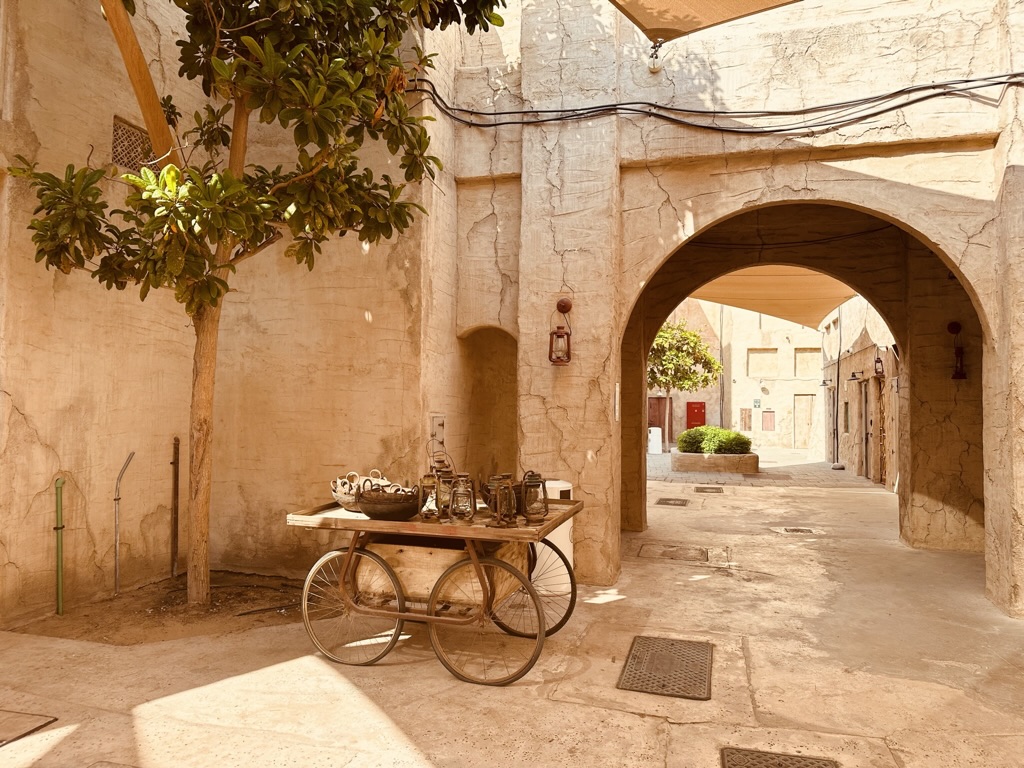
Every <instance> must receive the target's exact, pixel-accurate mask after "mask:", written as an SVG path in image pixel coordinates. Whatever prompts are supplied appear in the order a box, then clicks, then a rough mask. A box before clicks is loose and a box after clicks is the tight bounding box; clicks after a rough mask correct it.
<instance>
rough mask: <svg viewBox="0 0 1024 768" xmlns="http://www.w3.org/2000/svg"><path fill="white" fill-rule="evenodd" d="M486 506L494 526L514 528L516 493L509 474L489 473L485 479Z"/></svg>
mask: <svg viewBox="0 0 1024 768" xmlns="http://www.w3.org/2000/svg"><path fill="white" fill-rule="evenodd" d="M487 490H488V491H489V497H488V506H489V507H490V509H491V517H492V519H491V522H489V523H488V525H489V526H491V527H494V528H516V527H518V523H516V494H515V488H514V487H513V484H512V476H511V475H491V478H490V479H489V480H488V481H487Z"/></svg>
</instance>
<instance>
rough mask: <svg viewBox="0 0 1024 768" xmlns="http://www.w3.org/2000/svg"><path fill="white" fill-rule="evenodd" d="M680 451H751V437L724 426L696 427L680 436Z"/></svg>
mask: <svg viewBox="0 0 1024 768" xmlns="http://www.w3.org/2000/svg"><path fill="white" fill-rule="evenodd" d="M678 447H679V452H680V453H750V438H749V437H747V436H746V435H741V434H740V433H739V432H733V431H732V430H731V429H723V428H722V427H711V426H704V427H694V428H693V429H688V430H686V431H685V432H683V433H682V434H681V435H680V436H679V440H678Z"/></svg>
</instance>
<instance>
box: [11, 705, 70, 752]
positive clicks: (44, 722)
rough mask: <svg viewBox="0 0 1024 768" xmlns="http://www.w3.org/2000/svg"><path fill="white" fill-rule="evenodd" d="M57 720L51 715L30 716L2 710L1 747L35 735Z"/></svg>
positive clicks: (25, 713)
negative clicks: (32, 734)
mask: <svg viewBox="0 0 1024 768" xmlns="http://www.w3.org/2000/svg"><path fill="white" fill-rule="evenodd" d="M56 719H57V718H56V717H50V716H49V715H30V714H28V713H27V712H9V711H7V710H6V709H0V747H2V746H3V745H4V744H10V743H11V742H12V741H16V740H17V739H20V738H21V737H22V736H28V735H29V734H30V733H35V732H36V731H38V730H39V729H40V728H45V727H46V726H48V725H49V724H50V723H52V722H54V721H56Z"/></svg>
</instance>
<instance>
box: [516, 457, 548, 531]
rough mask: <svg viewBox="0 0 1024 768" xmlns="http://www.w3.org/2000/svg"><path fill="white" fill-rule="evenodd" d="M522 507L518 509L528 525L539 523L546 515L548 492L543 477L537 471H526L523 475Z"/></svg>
mask: <svg viewBox="0 0 1024 768" xmlns="http://www.w3.org/2000/svg"><path fill="white" fill-rule="evenodd" d="M521 498H522V500H523V508H522V509H521V510H520V512H521V513H522V515H523V516H524V517H525V518H526V522H527V523H529V524H530V525H533V524H535V523H539V522H541V521H543V520H544V518H545V517H547V515H548V492H547V488H546V487H545V485H544V478H542V477H541V476H540V474H539V473H538V472H534V471H532V470H531V471H528V472H526V473H525V474H524V475H523V483H522V496H521Z"/></svg>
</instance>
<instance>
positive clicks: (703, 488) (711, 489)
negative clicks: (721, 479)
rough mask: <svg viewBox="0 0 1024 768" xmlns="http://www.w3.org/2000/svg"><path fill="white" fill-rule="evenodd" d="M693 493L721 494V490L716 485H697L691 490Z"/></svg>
mask: <svg viewBox="0 0 1024 768" xmlns="http://www.w3.org/2000/svg"><path fill="white" fill-rule="evenodd" d="M693 492H694V493H721V492H722V488H721V487H720V486H717V485H715V486H707V485H698V486H697V487H696V488H694V489H693Z"/></svg>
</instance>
